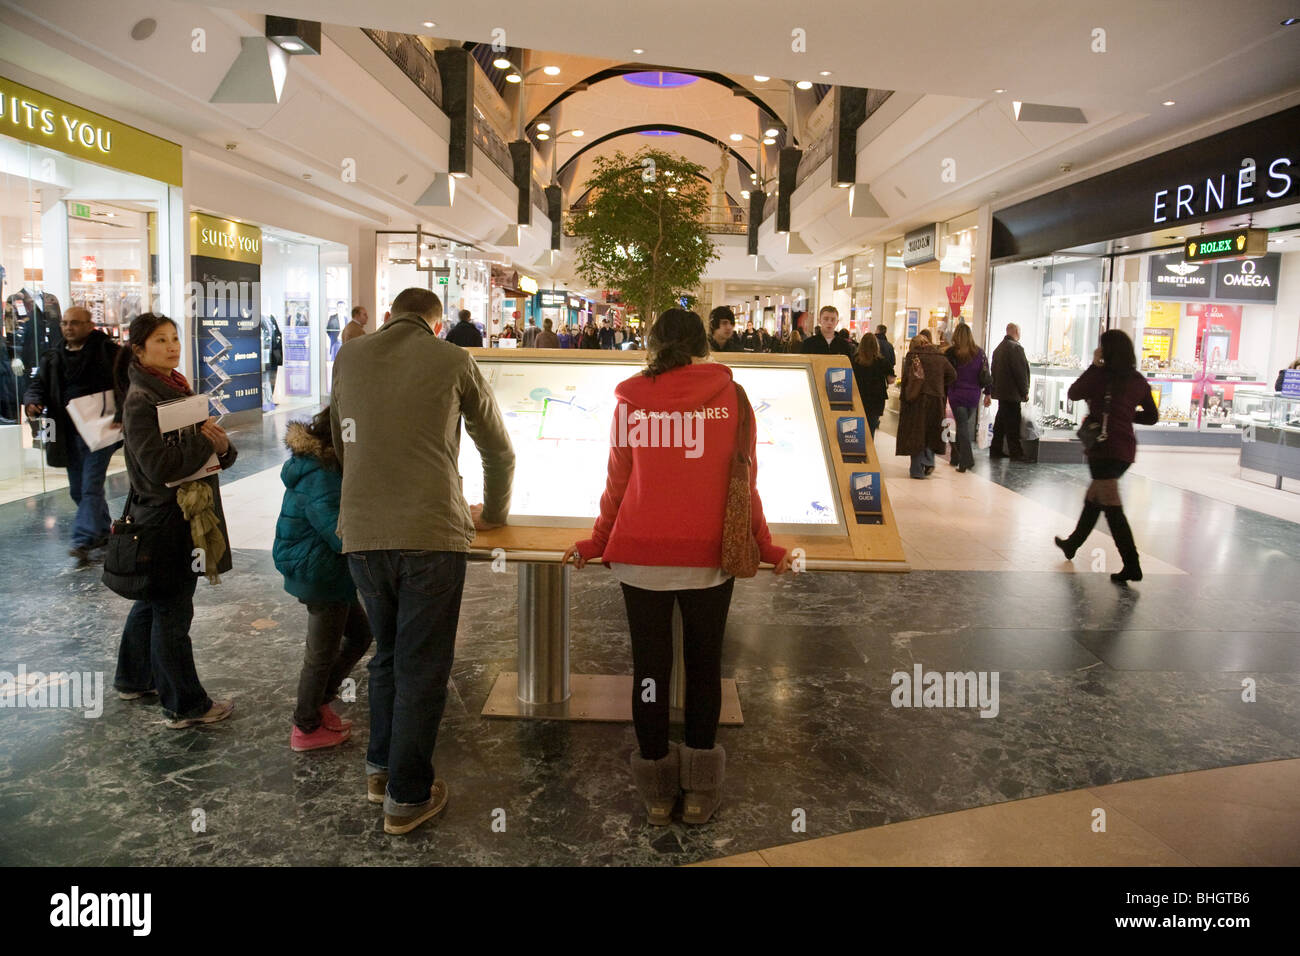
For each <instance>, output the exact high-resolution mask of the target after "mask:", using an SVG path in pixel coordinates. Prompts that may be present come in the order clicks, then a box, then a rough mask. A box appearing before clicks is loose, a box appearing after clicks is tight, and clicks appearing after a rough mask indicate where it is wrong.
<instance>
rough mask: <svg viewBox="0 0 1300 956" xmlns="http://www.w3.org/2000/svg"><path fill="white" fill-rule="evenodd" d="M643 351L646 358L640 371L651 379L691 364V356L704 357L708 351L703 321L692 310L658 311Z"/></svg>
mask: <svg viewBox="0 0 1300 956" xmlns="http://www.w3.org/2000/svg"><path fill="white" fill-rule="evenodd" d="M646 351H647V352H648V353H649V355H648V358H649V361H648V362H647V364H646V368H645V371H644V372H642V373H641V374H642V375H648V376H649V377H650V378H654V377H655V376H656V375H660V374H662V373H664V372H668V371H671V370H672V369H675V368H681V366H683V365H690V364H691V359H692V358H704V357H706V356H707V355H708V354H709V340H708V339H707V338H705V336H704V323H703V322H702V321H701V320H700V317H699V316H698V315H696V314H695V313H694V312H687V311H686V310H685V309H669V310H668V311H667V312H661V313H660V314H659V318H657V319H655V324H654V325H652V326H650V335H649V337H648V338H647V339H646Z"/></svg>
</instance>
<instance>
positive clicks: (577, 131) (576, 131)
mask: <svg viewBox="0 0 1300 956" xmlns="http://www.w3.org/2000/svg"><path fill="white" fill-rule="evenodd" d="M569 132H571V133H572V134H573V138H574V139H582V137H584V136H586V135H587V131H586V130H582V129H574V130H570V131H569Z"/></svg>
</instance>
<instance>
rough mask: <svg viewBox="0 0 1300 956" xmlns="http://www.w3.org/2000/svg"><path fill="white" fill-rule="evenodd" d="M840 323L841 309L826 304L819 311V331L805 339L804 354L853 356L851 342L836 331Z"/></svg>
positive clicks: (802, 350) (802, 349)
mask: <svg viewBox="0 0 1300 956" xmlns="http://www.w3.org/2000/svg"><path fill="white" fill-rule="evenodd" d="M839 323H840V310H839V309H837V308H835V306H833V305H824V306H822V310H821V311H820V312H818V313H817V331H816V332H814V333H813V334H812V335H810V336H808V338H806V339H804V340H803V346H802V348H801V349H800V351H801V352H803V354H804V355H843V356H845V357H847V358H852V357H853V349H852V348H850V347H849V343H848V342H847V341H846V340H845V339H842V338H840V336H839V335H837V334H836V332H835V326H837V325H839Z"/></svg>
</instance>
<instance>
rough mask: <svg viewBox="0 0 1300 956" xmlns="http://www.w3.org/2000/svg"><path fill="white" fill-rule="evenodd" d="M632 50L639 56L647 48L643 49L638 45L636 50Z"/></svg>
mask: <svg viewBox="0 0 1300 956" xmlns="http://www.w3.org/2000/svg"><path fill="white" fill-rule="evenodd" d="M632 52H633V53H635V54H636V55H637V56H640V55H641V54H642V53H644V52H645V50H643V49H641V48H640V47H637V48H636V49H635V50H633V51H632Z"/></svg>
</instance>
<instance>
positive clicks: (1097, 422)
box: [1077, 377, 1111, 455]
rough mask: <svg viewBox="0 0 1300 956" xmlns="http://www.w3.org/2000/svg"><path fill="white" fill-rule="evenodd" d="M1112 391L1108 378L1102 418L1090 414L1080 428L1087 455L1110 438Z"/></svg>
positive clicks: (1081, 440) (1080, 435) (1081, 439)
mask: <svg viewBox="0 0 1300 956" xmlns="http://www.w3.org/2000/svg"><path fill="white" fill-rule="evenodd" d="M1110 391H1111V382H1110V380H1109V377H1108V378H1107V381H1106V402H1105V404H1104V405H1103V406H1102V413H1101V418H1100V419H1099V418H1097V416H1096V415H1094V414H1092V413H1091V412H1089V413H1088V415H1087V417H1086V418H1084V420H1083V424H1082V425H1080V426H1079V431H1078V432H1077V434H1078V436H1079V441H1080V442H1081V443H1082V444H1083V453H1084V454H1085V455H1087V454H1090V453H1091V452H1092V450H1093V449H1094V448H1096V447H1097V446H1098V445H1100V444H1101V443H1102V442H1104V441H1105V440H1106V439H1107V438H1108V437H1110V436H1109V435H1107V433H1106V428H1107V426H1108V425H1110Z"/></svg>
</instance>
